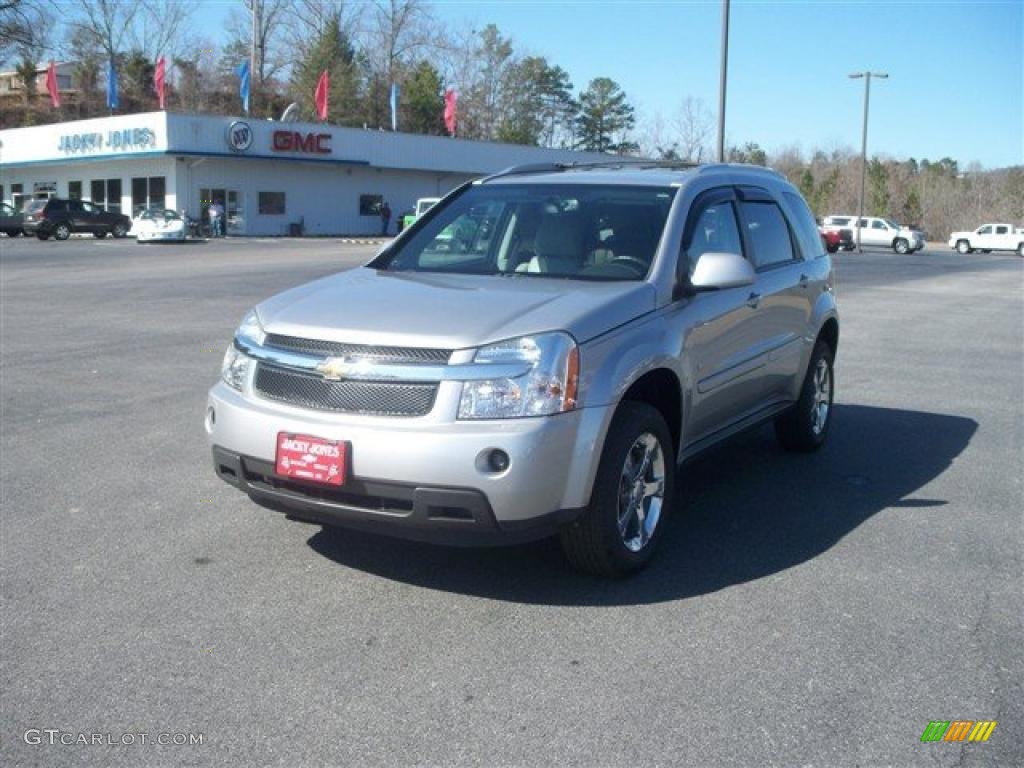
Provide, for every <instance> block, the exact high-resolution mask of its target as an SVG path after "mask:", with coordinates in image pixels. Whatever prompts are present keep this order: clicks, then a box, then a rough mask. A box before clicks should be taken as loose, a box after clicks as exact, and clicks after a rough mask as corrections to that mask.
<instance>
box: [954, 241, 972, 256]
mask: <svg viewBox="0 0 1024 768" xmlns="http://www.w3.org/2000/svg"><path fill="white" fill-rule="evenodd" d="M956 250H957V253H964V254H966V253H970V252H971V244H970V243H969V242H967V241H966V240H957V241H956Z"/></svg>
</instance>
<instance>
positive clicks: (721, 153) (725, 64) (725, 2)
mask: <svg viewBox="0 0 1024 768" xmlns="http://www.w3.org/2000/svg"><path fill="white" fill-rule="evenodd" d="M728 69H729V0H722V64H721V67H720V71H719V80H718V162H720V163H724V162H725V83H726V80H727V78H728Z"/></svg>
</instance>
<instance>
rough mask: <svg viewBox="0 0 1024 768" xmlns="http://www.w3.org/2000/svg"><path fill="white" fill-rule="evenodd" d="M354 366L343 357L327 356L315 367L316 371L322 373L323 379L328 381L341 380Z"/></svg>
mask: <svg viewBox="0 0 1024 768" xmlns="http://www.w3.org/2000/svg"><path fill="white" fill-rule="evenodd" d="M354 367H355V366H354V365H352V363H350V362H348V361H347V360H346V359H345V358H344V357H329V358H327V359H326V360H324V361H323V362H322V363H320V364H319V365H318V366H317V367H316V370H317V373H320V374H321V375H323V377H324V378H325V379H328V380H330V381H341V380H342V379H343V378H345V376H347V375H348V374H349V373H351V372H352V369H353V368H354Z"/></svg>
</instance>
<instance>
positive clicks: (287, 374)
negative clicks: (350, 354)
mask: <svg viewBox="0 0 1024 768" xmlns="http://www.w3.org/2000/svg"><path fill="white" fill-rule="evenodd" d="M254 386H255V388H256V391H257V392H259V393H260V394H261V395H263V396H264V397H267V398H270V399H271V400H278V401H280V402H283V403H289V404H291V405H300V406H302V407H304V408H313V409H315V410H318V411H334V412H337V413H361V414H368V415H377V416H423V415H425V414H427V413H430V409H431V408H433V407H434V398H435V397H436V396H437V387H438V385H437V383H436V382H402V383H401V384H398V383H395V382H390V381H330V380H328V379H324V378H322V377H320V376H318V375H316V374H310V373H301V372H298V371H289V370H284V369H283V368H277V367H275V366H271V365H266V364H265V363H260V364H259V365H258V366H257V367H256V379H255V382H254Z"/></svg>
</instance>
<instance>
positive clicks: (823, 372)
mask: <svg viewBox="0 0 1024 768" xmlns="http://www.w3.org/2000/svg"><path fill="white" fill-rule="evenodd" d="M831 408H832V371H831V370H830V369H829V367H828V360H825V359H824V358H822V359H821V360H819V361H818V366H817V367H816V368H815V369H814V397H813V398H812V399H811V431H813V432H814V434H815V435H820V434H821V433H822V432H824V431H825V425H826V424H827V423H828V414H829V410H830V409H831Z"/></svg>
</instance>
